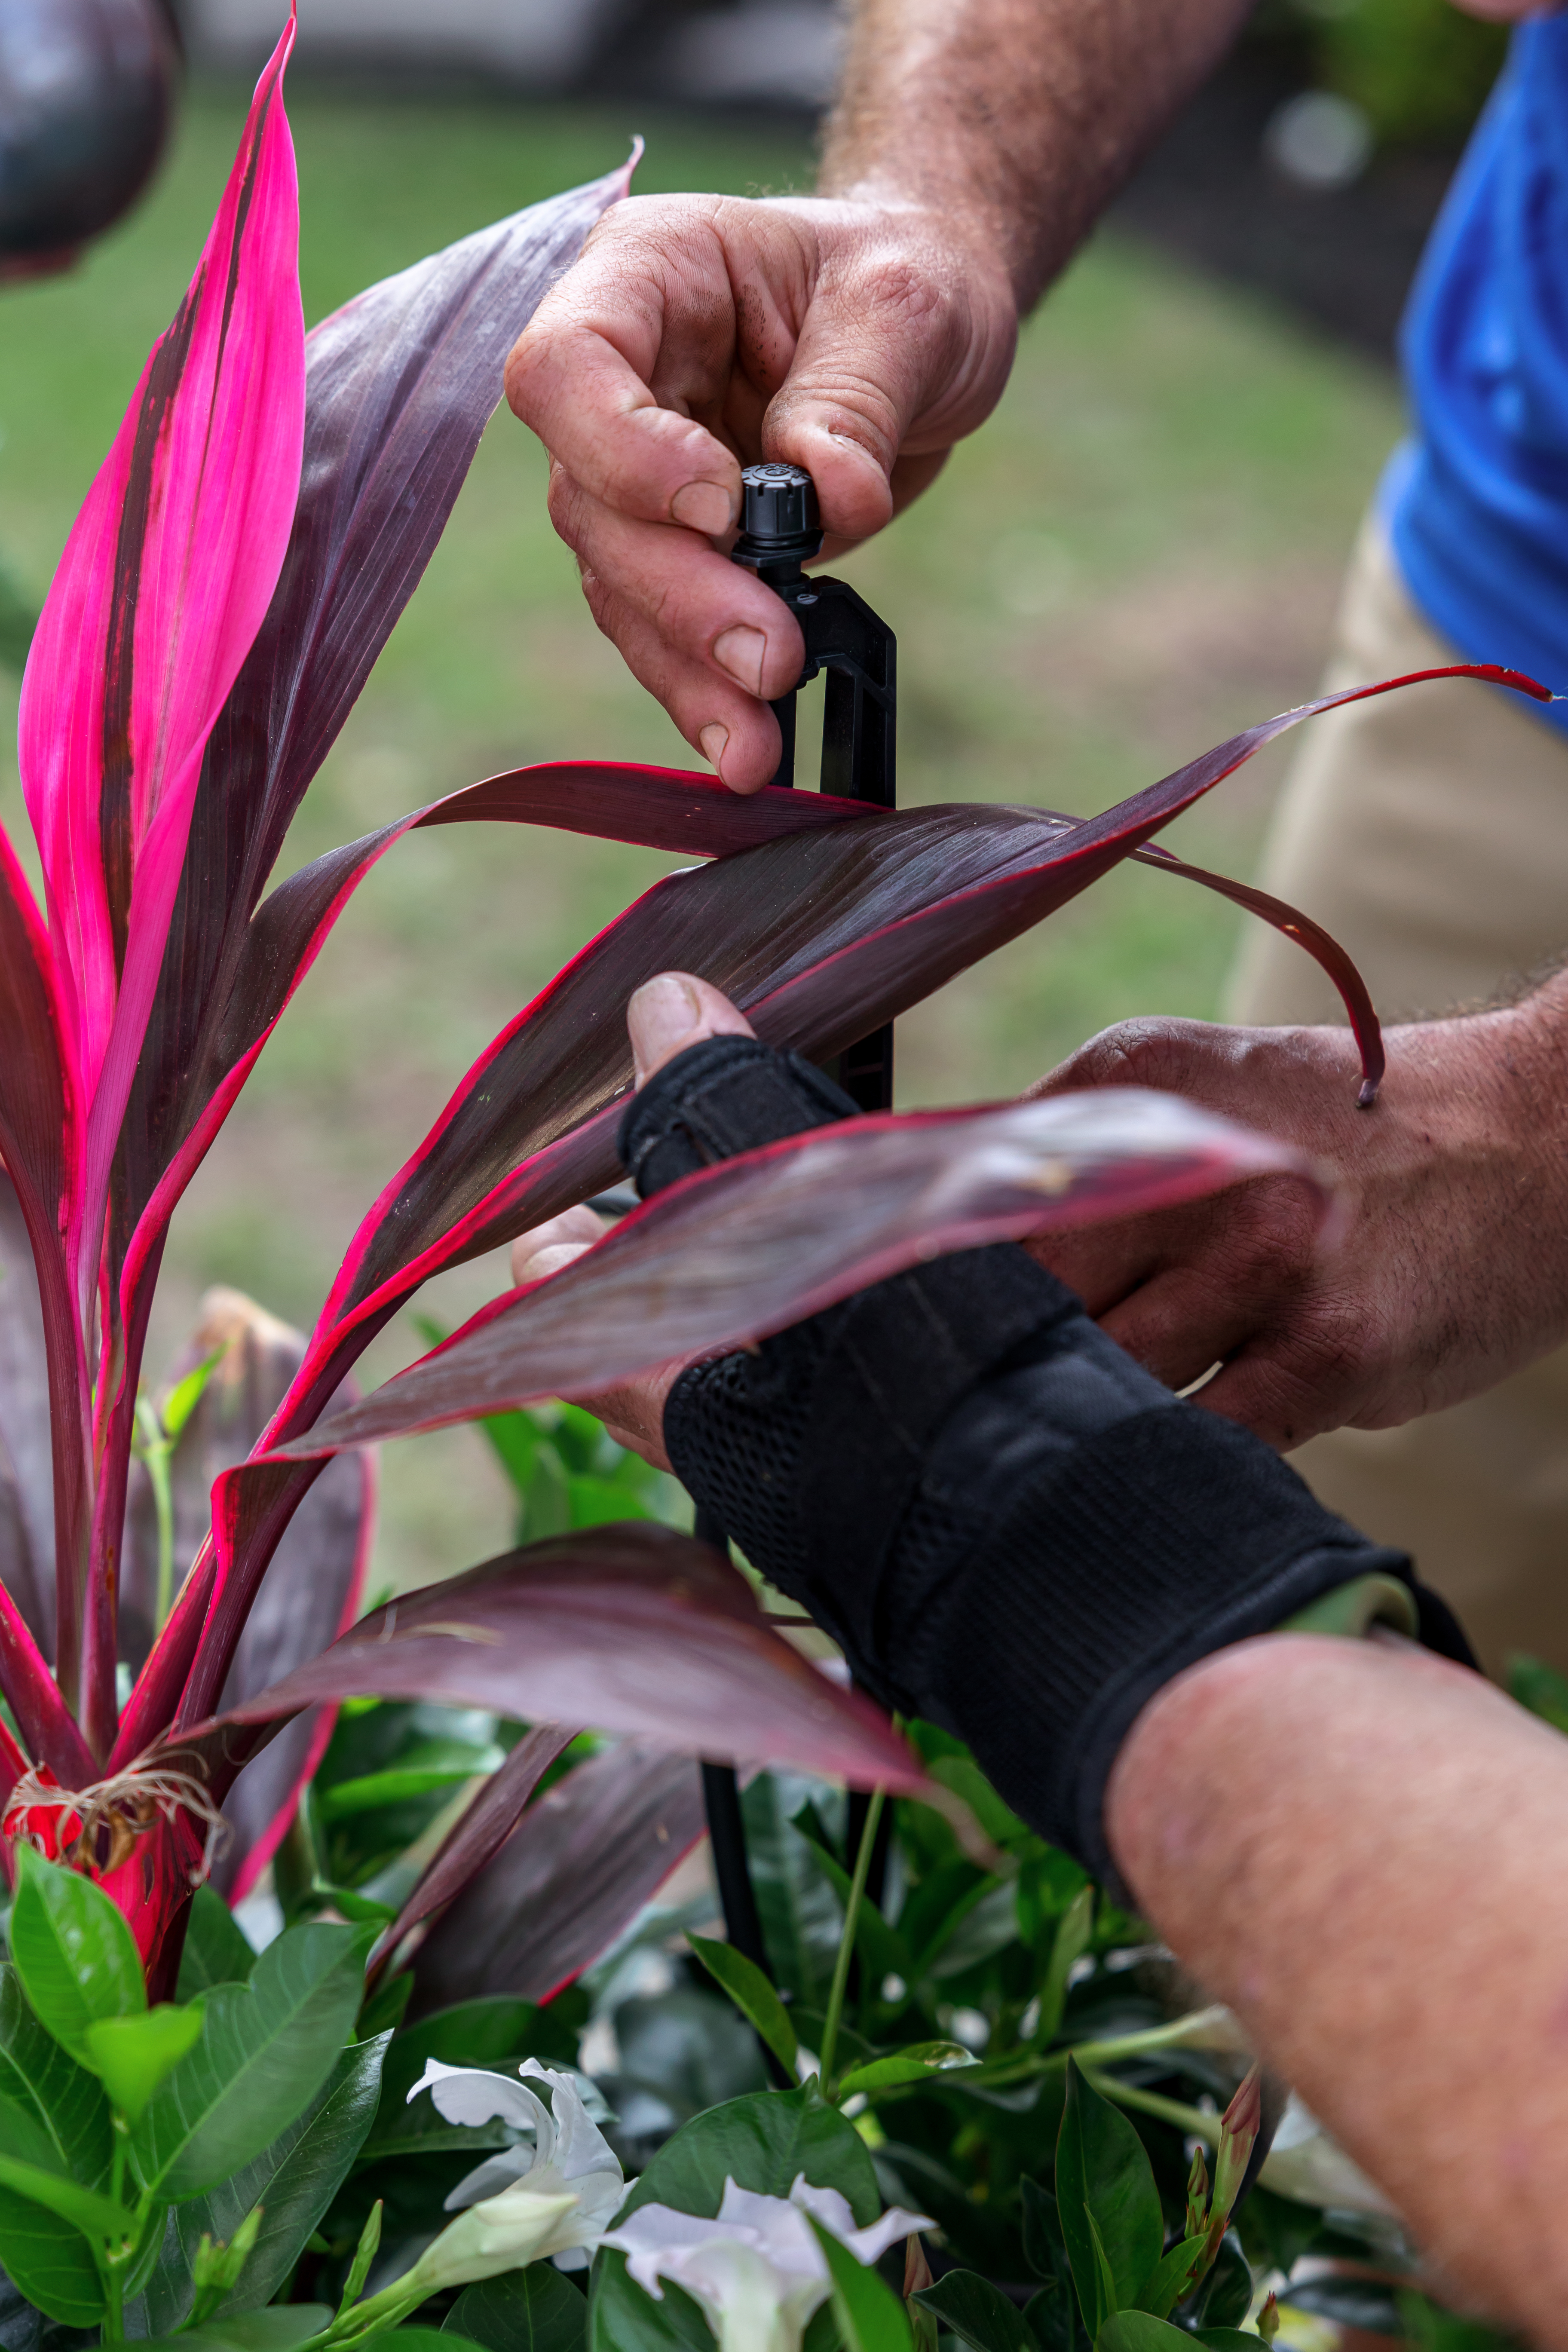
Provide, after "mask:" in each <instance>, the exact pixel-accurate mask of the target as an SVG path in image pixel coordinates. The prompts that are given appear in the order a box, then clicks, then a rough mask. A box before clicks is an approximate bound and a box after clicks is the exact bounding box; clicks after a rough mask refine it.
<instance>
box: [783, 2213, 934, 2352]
mask: <svg viewBox="0 0 1568 2352" xmlns="http://www.w3.org/2000/svg"><path fill="white" fill-rule="evenodd" d="M806 2219H807V2220H808V2221H810V2223H811V2226H812V2229H813V2230H814V2231H815V2232H816V2242H817V2244H818V2245H819V2246H820V2247H821V2248H822V2252H823V2255H824V2258H825V2259H826V2263H827V2274H828V2276H829V2278H830V2279H831V2280H832V2281H833V2315H834V2317H835V2319H837V2322H838V2332H839V2334H840V2335H841V2336H843V2338H844V2352H911V2347H912V2340H913V2339H912V2338H911V2336H910V2323H909V2318H908V2315H906V2313H905V2310H904V2306H903V2305H902V2304H901V2303H900V2300H899V2297H898V2296H897V2295H896V2294H894V2293H893V2290H892V2288H891V2287H890V2286H889V2285H888V2284H887V2282H886V2280H884V2279H881V2278H879V2277H878V2275H877V2273H876V2272H875V2271H874V2270H873V2269H871V2268H870V2266H869V2265H868V2263H863V2262H862V2261H861V2260H860V2258H859V2256H858V2254H856V2253H854V2252H851V2250H850V2249H849V2247H847V2245H845V2243H844V2242H843V2240H842V2239H840V2238H836V2237H835V2236H834V2234H833V2232H832V2231H831V2230H825V2229H824V2228H823V2226H822V2224H821V2222H820V2221H818V2220H817V2218H816V2214H815V2213H811V2214H808V2215H807V2216H806Z"/></svg>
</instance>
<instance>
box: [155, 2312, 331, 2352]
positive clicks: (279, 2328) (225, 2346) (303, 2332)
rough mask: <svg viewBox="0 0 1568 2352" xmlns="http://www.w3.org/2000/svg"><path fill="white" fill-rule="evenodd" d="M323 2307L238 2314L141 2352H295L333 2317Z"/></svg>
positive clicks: (208, 2322) (186, 2330)
mask: <svg viewBox="0 0 1568 2352" xmlns="http://www.w3.org/2000/svg"><path fill="white" fill-rule="evenodd" d="M330 2319H331V2310H330V2309H329V2308H328V2306H327V2305H326V2304H324V2303H279V2304H274V2305H273V2306H272V2308H271V2309H270V2310H269V2311H243V2312H237V2313H236V2314H235V2315H234V2316H233V2317H232V2318H231V2319H208V2320H205V2321H204V2322H203V2324H202V2325H201V2326H200V2327H187V2328H184V2329H182V2330H181V2332H180V2334H179V2335H178V2336H153V2337H151V2338H150V2339H148V2340H147V2341H146V2342H145V2343H144V2344H142V2346H141V2347H139V2352H294V2347H295V2346H296V2345H297V2344H306V2343H309V2341H310V2337H311V2336H319V2335H320V2334H321V2330H322V2328H323V2327H325V2326H326V2325H327V2322H328V2321H329V2320H330Z"/></svg>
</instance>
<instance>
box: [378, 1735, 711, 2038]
mask: <svg viewBox="0 0 1568 2352" xmlns="http://www.w3.org/2000/svg"><path fill="white" fill-rule="evenodd" d="M706 1826H707V1823H706V1822H705V1819H704V1816H703V1811H702V1780H701V1775H700V1773H699V1771H698V1769H697V1767H696V1766H695V1764H692V1763H689V1762H688V1761H687V1759H685V1758H684V1757H679V1756H668V1755H662V1754H659V1753H658V1751H655V1750H650V1749H649V1748H647V1747H645V1746H643V1745H641V1744H640V1743H638V1742H636V1741H631V1742H628V1743H627V1744H626V1746H624V1747H618V1748H608V1749H606V1750H605V1753H604V1754H602V1755H599V1756H591V1757H590V1758H589V1759H588V1760H587V1761H586V1763H584V1764H579V1765H578V1766H577V1767H576V1769H574V1771H571V1772H568V1773H567V1774H566V1776H565V1778H564V1779H563V1780H558V1781H557V1782H556V1784H555V1786H554V1788H553V1789H551V1790H547V1791H546V1792H545V1794H544V1795H543V1796H542V1797H541V1798H540V1800H539V1801H538V1803H537V1804H535V1805H531V1806H530V1807H529V1810H528V1811H527V1812H526V1813H525V1814H524V1815H523V1817H522V1821H521V1825H520V1826H519V1828H518V1830H517V1832H516V1833H515V1834H514V1835H513V1837H512V1838H511V1839H510V1842H509V1843H507V1844H506V1845H504V1846H502V1848H501V1850H500V1853H499V1854H497V1856H496V1858H495V1860H494V1861H493V1862H492V1863H491V1864H490V1865H489V1869H488V1870H487V1871H486V1872H485V1874H484V1875H483V1877H482V1878H476V1879H474V1880H473V1881H472V1882H471V1884H470V1885H469V1886H468V1891H467V1893H466V1894H464V1895H460V1896H459V1897H458V1900H457V1901H456V1902H455V1903H454V1904H453V1905H452V1907H451V1909H450V1910H449V1911H448V1912H447V1915H446V1916H445V1918H443V1919H441V1920H439V1921H438V1922H437V1925H436V1927H434V1928H432V1930H431V1931H430V1933H429V1935H428V1936H427V1937H426V1940H425V1942H424V1943H423V1944H421V1945H420V1947H419V1949H418V1951H417V1953H416V1956H415V1961H414V1999H413V2001H412V2003H411V2005H410V2006H411V2010H412V2013H413V2014H414V2015H415V2016H423V2015H425V2014H426V2012H427V2011H430V2010H433V2009H445V2008H446V2007H447V2004H448V2003H449V2002H451V2001H455V2000H468V1999H469V1998H471V1997H473V1996H475V1995H477V1994H479V1993H491V1992H507V1993H513V1994H515V1995H517V1996H518V1997H519V1998H521V2000H538V2001H545V2000H549V1999H550V1998H551V1996H552V1993H556V1992H559V1991H560V1990H561V1988H562V1987H563V1985H566V1984H570V1982H571V1981H572V1979H573V1978H574V1977H575V1976H579V1975H581V1973H582V1971H583V1970H584V1969H586V1968H591V1967H592V1966H593V1964H594V1962H595V1960H596V1959H597V1958H599V1955H600V1954H601V1952H605V1951H607V1950H608V1948H609V1947H610V1946H611V1945H612V1944H613V1943H614V1942H615V1940H616V1937H617V1936H619V1935H621V1934H622V1933H623V1932H624V1930H625V1929H626V1928H627V1927H630V1925H631V1923H632V1921H633V1920H634V1919H635V1918H636V1917H637V1913H638V1912H639V1911H640V1910H641V1909H642V1907H643V1906H644V1904H645V1903H649V1902H651V1901H652V1900H653V1897H654V1896H655V1895H657V1894H658V1890H659V1888H660V1886H661V1885H663V1884H664V1881H665V1880H666V1879H667V1878H668V1875H669V1874H670V1872H671V1871H672V1870H673V1869H674V1868H675V1866H676V1864H678V1863H679V1861H681V1860H682V1858H683V1857H684V1856H685V1855H686V1854H687V1853H689V1852H690V1850H691V1848H692V1847H693V1846H694V1845H695V1844H696V1843H697V1841H698V1839H699V1838H700V1836H701V1835H702V1833H703V1831H704V1829H705V1828H706Z"/></svg>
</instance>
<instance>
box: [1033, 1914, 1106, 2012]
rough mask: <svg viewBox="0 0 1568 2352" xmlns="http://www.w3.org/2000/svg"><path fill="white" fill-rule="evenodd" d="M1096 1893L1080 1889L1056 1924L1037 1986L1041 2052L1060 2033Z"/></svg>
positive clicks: (1089, 1929)
mask: <svg viewBox="0 0 1568 2352" xmlns="http://www.w3.org/2000/svg"><path fill="white" fill-rule="evenodd" d="M1094 1905H1095V1889H1094V1887H1093V1886H1091V1885H1083V1886H1080V1887H1079V1891H1078V1893H1077V1894H1076V1895H1074V1896H1073V1899H1072V1901H1071V1902H1070V1903H1069V1904H1068V1907H1067V1909H1066V1911H1065V1912H1064V1913H1063V1914H1062V1916H1061V1918H1060V1920H1059V1921H1058V1924H1057V1932H1056V1935H1055V1937H1054V1938H1053V1939H1052V1943H1051V1957H1050V1959H1049V1960H1048V1962H1047V1966H1046V1973H1045V1976H1044V1977H1043V1979H1041V1983H1040V1990H1039V1994H1038V1999H1039V2003H1040V2015H1039V2021H1038V2023H1037V2025H1036V2027H1035V2040H1036V2042H1037V2044H1038V2045H1039V2047H1040V2048H1041V2049H1042V2050H1043V2049H1044V2048H1045V2047H1046V2045H1047V2042H1053V2041H1055V2039H1056V2037H1057V2035H1058V2033H1059V2032H1060V2031H1061V2023H1062V2011H1063V2010H1064V2009H1065V2008H1066V2007H1067V1998H1068V1983H1069V1981H1070V1979H1071V1977H1072V1972H1073V1969H1075V1968H1076V1967H1077V1965H1078V1963H1079V1960H1080V1959H1081V1958H1083V1956H1084V1953H1085V1952H1086V1951H1087V1950H1088V1949H1089V1941H1090V1938H1091V1937H1093V1934H1094Z"/></svg>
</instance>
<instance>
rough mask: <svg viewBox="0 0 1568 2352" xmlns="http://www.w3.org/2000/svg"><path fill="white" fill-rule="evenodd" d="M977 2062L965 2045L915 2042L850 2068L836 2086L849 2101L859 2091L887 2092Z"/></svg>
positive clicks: (960, 2043) (840, 2094) (839, 2093)
mask: <svg viewBox="0 0 1568 2352" xmlns="http://www.w3.org/2000/svg"><path fill="white" fill-rule="evenodd" d="M974 2063H976V2062H975V2056H974V2053H973V2050H966V2049H965V2048H964V2046H963V2042H910V2046H909V2048H908V2049H907V2050H895V2051H892V2052H891V2053H889V2055H888V2056H887V2057H886V2058H872V2059H870V2060H869V2061H868V2063H866V2064H864V2065H861V2066H851V2067H850V2069H849V2072H848V2073H847V2074H846V2075H845V2076H844V2077H843V2078H842V2080H841V2081H840V2082H839V2084H838V2085H837V2095H838V2097H839V2098H841V2099H847V2098H852V2097H853V2096H854V2095H855V2093H856V2092H857V2091H886V2090H889V2089H890V2088H891V2087H892V2085H893V2084H896V2083H923V2082H924V2081H926V2079H927V2078H928V2077H929V2076H930V2075H932V2074H952V2071H953V2070H954V2068H955V2067H963V2066H973V2064H974Z"/></svg>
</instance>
